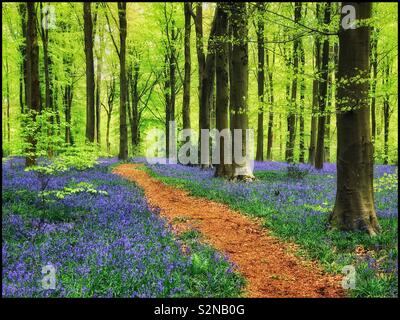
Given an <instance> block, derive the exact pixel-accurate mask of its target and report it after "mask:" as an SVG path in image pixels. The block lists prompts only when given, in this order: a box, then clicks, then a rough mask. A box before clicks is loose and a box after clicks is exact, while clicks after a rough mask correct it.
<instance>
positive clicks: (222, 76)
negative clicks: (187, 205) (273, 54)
mask: <svg viewBox="0 0 400 320" xmlns="http://www.w3.org/2000/svg"><path fill="white" fill-rule="evenodd" d="M228 8H229V7H228V6H227V4H225V3H217V14H218V16H217V24H216V38H217V43H216V48H215V49H216V87H217V88H216V129H217V130H218V132H219V133H223V130H225V132H226V131H228V129H229V122H228V121H229V118H228V115H229V112H228V103H229V61H228V55H229V48H228ZM228 132H229V135H230V131H228ZM229 137H230V136H229ZM229 137H228V139H225V137H223V138H221V137H219V141H216V143H217V145H218V143H219V146H220V148H219V154H220V156H219V163H218V164H217V166H216V170H215V176H216V177H226V178H230V177H231V175H232V164H231V163H229V162H231V161H228V160H229V159H225V151H227V152H229V153H230V154H232V152H231V151H232V150H231V146H230V145H229V144H231V140H230V138H229ZM230 160H231V159H230Z"/></svg>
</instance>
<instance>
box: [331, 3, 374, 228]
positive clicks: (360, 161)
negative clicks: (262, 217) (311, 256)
mask: <svg viewBox="0 0 400 320" xmlns="http://www.w3.org/2000/svg"><path fill="white" fill-rule="evenodd" d="M348 4H349V3H346V2H343V3H342V6H345V5H348ZM351 5H353V6H355V8H356V11H355V12H356V15H357V17H356V18H357V22H358V23H363V22H364V21H360V20H363V19H369V18H371V3H368V2H360V3H354V2H353V3H351ZM345 15H346V13H344V14H342V17H341V19H343V18H344V16H345ZM369 36H370V29H369V27H368V26H365V25H361V26H357V27H356V28H355V29H343V28H342V27H341V29H340V32H339V47H340V50H339V70H338V77H339V83H340V86H339V87H338V91H337V97H338V103H337V108H338V110H337V111H338V114H337V134H338V151H337V192H336V202H335V206H334V209H333V212H332V214H331V216H330V219H329V220H330V225H331V227H333V228H335V229H340V230H345V231H356V230H361V231H366V232H368V233H369V234H370V235H375V234H376V233H377V232H378V231H379V229H380V228H379V224H378V220H377V217H376V213H375V208H374V193H373V192H374V191H373V150H372V149H373V147H372V142H371V129H370V119H369V117H370V110H369V97H368V90H369V81H368V80H369V49H370V44H369ZM356 80H357V81H356ZM349 106H351V109H350V110H349Z"/></svg>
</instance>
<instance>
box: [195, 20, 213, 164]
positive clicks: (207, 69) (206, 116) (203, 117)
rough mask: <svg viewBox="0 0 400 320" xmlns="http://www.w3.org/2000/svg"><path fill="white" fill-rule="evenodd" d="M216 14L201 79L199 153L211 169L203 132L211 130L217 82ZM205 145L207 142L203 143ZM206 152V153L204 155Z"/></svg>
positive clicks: (203, 162) (203, 161)
mask: <svg viewBox="0 0 400 320" xmlns="http://www.w3.org/2000/svg"><path fill="white" fill-rule="evenodd" d="M216 20H217V19H216V14H214V19H213V22H212V25H211V30H210V36H209V38H208V44H207V56H206V60H205V65H204V72H203V78H202V79H201V82H202V84H201V92H200V107H199V108H200V119H199V125H200V126H199V146H200V147H199V151H200V152H203V154H201V159H202V160H201V162H202V167H203V168H205V167H209V166H210V163H209V149H207V150H206V149H205V148H203V150H202V148H201V130H202V129H205V130H210V105H211V101H212V94H213V89H214V81H215V48H214V36H215V26H216ZM203 143H205V142H203ZM204 151H205V153H204Z"/></svg>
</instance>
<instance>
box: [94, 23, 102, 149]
mask: <svg viewBox="0 0 400 320" xmlns="http://www.w3.org/2000/svg"><path fill="white" fill-rule="evenodd" d="M98 27H99V30H98V37H99V48H98V49H97V50H96V60H97V70H96V104H95V113H96V130H95V132H96V143H97V144H98V145H99V146H100V145H101V73H102V69H103V42H104V40H103V28H102V25H101V24H98Z"/></svg>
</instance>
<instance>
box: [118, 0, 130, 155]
mask: <svg viewBox="0 0 400 320" xmlns="http://www.w3.org/2000/svg"><path fill="white" fill-rule="evenodd" d="M118 18H119V39H120V49H119V74H120V78H119V88H120V97H119V153H118V158H119V159H121V160H127V159H128V128H127V125H126V93H127V84H126V57H125V55H126V25H127V23H126V2H118Z"/></svg>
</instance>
